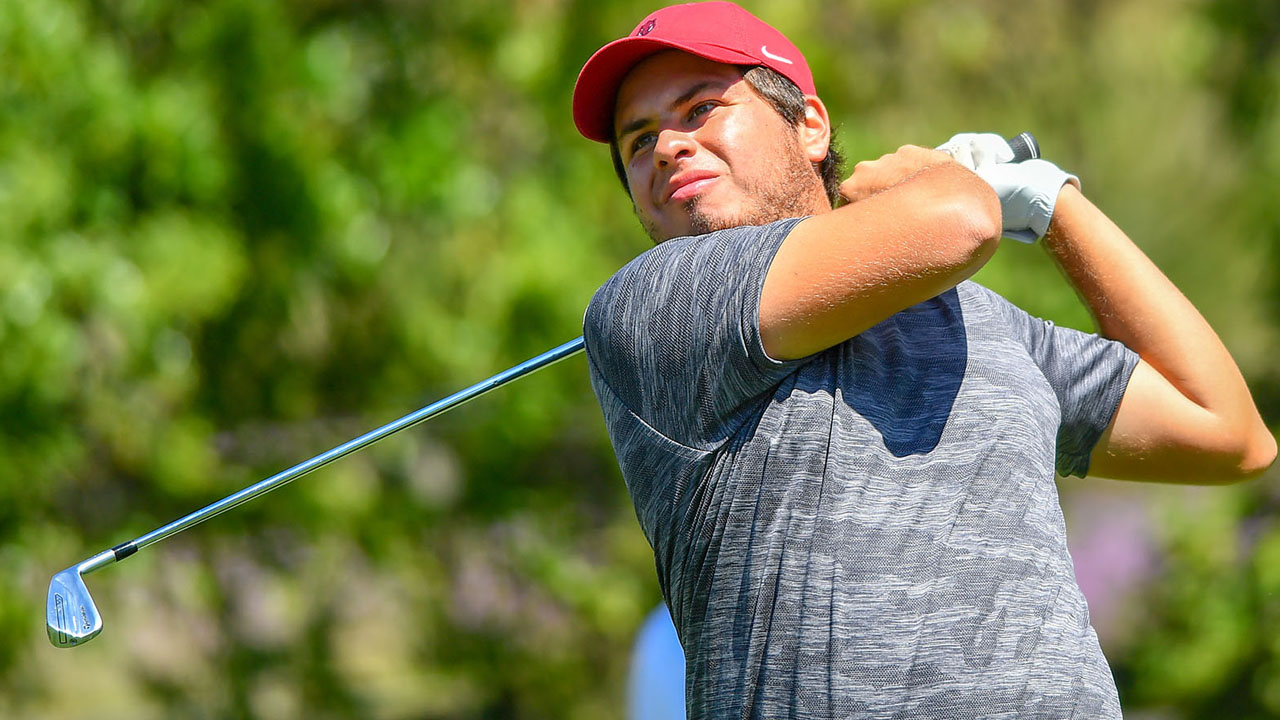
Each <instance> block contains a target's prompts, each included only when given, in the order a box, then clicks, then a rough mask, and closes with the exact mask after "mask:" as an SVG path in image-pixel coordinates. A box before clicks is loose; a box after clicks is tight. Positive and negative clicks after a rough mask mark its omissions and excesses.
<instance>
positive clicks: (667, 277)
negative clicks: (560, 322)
mask: <svg viewBox="0 0 1280 720" xmlns="http://www.w3.org/2000/svg"><path fill="white" fill-rule="evenodd" d="M802 219H803V218H789V219H786V220H779V221H777V222H773V223H769V224H767V225H758V226H757V225H744V226H741V227H735V228H729V229H727V230H719V231H716V232H711V233H707V234H705V235H690V236H687V237H681V238H673V239H671V240H667V241H666V242H663V243H661V244H659V245H656V246H654V247H652V248H650V249H649V250H646V251H645V252H643V253H641V254H640V255H638V256H636V257H635V258H634V259H632V260H631V261H630V262H628V263H627V264H626V265H624V266H623V267H622V268H621V269H619V270H618V272H616V273H614V274H613V276H612V277H610V278H609V279H608V280H607V281H605V283H604V284H603V285H601V286H600V288H599V289H598V290H596V292H595V294H594V296H593V297H592V299H591V303H590V304H589V305H588V306H587V315H586V324H587V326H588V328H590V327H591V325H593V324H597V325H598V324H599V323H601V322H604V321H607V320H608V319H609V318H618V317H619V316H627V315H631V314H634V313H636V312H644V311H645V309H646V308H647V309H649V310H652V309H653V307H654V306H655V305H659V304H664V303H666V302H668V301H669V300H670V299H671V298H673V297H685V296H689V295H692V294H694V293H696V292H703V293H705V292H706V291H707V289H709V288H714V287H721V286H722V285H723V284H724V283H725V282H731V281H732V280H733V279H734V277H735V276H741V277H744V278H746V277H750V276H751V275H752V274H753V271H756V270H758V271H759V272H763V270H765V269H767V268H768V264H769V261H770V260H772V258H773V255H774V253H776V252H777V249H778V246H779V245H781V244H782V241H783V240H785V239H786V237H787V235H788V234H789V233H790V232H791V229H792V228H793V227H795V225H796V224H797V223H799V222H800V221H801V220H802ZM597 329H599V328H597Z"/></svg>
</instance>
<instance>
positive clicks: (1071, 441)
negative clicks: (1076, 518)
mask: <svg viewBox="0 0 1280 720" xmlns="http://www.w3.org/2000/svg"><path fill="white" fill-rule="evenodd" d="M987 292H988V293H989V294H990V296H991V297H992V298H993V299H994V301H995V302H996V303H997V304H998V306H999V307H1000V309H1001V311H1002V312H1003V314H1004V316H1005V318H1006V319H1007V321H1008V323H1009V330H1010V333H1011V334H1012V335H1013V337H1014V338H1015V339H1017V340H1018V341H1020V342H1021V343H1022V345H1023V346H1024V347H1025V348H1026V350H1027V353H1028V354H1029V355H1030V356H1031V359H1032V361H1034V362H1035V364H1036V365H1037V366H1039V368H1040V371H1041V372H1042V373H1043V374H1044V377H1045V379H1046V380H1047V381H1048V382H1049V385H1050V386H1051V387H1052V388H1053V392H1054V394H1055V395H1057V398H1058V404H1059V406H1060V407H1061V411H1062V420H1061V423H1060V425H1059V427H1058V436H1057V460H1056V465H1057V472H1058V474H1059V475H1063V476H1067V475H1076V476H1078V477H1084V476H1085V475H1086V474H1088V472H1089V456H1090V454H1091V453H1092V452H1093V448H1094V446H1095V445H1097V444H1098V439H1099V438H1101V437H1102V433H1103V431H1105V430H1106V428H1107V425H1108V424H1110V423H1111V419H1112V418H1113V417H1114V416H1115V413H1116V409H1117V408H1119V406H1120V399H1121V398H1122V397H1123V396H1124V391H1125V388H1127V387H1128V385H1129V377H1130V376H1131V375H1132V374H1133V369H1134V368H1135V367H1137V365H1138V354H1137V353H1135V352H1133V351H1132V350H1130V349H1129V348H1128V347H1126V346H1125V345H1124V344H1123V343H1120V342H1117V341H1115V340H1108V339H1106V338H1103V337H1100V336H1098V335H1095V334H1090V333H1085V332H1081V331H1079V330H1074V329H1071V328H1064V327H1058V326H1057V325H1055V324H1054V323H1052V322H1050V321H1048V320H1042V319H1040V318H1037V317H1034V316H1032V315H1029V314H1028V313H1026V312H1025V311H1024V310H1022V309H1021V308H1018V307H1017V306H1015V305H1013V304H1012V303H1010V302H1009V301H1008V300H1005V299H1004V298H1002V297H1000V296H999V295H997V294H996V293H994V292H991V291H989V290H988V291H987Z"/></svg>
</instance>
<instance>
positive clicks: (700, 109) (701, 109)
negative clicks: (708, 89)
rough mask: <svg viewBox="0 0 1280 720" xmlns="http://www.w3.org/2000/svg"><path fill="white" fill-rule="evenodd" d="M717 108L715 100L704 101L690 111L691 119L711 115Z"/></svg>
mask: <svg viewBox="0 0 1280 720" xmlns="http://www.w3.org/2000/svg"><path fill="white" fill-rule="evenodd" d="M715 106H716V102H715V101H714V100H704V101H703V102H700V103H698V104H697V105H694V106H693V107H692V108H690V109H689V119H690V120H693V119H694V118H696V117H698V116H699V115H703V114H705V113H709V112H711V110H712V109H713V108H714V107H715Z"/></svg>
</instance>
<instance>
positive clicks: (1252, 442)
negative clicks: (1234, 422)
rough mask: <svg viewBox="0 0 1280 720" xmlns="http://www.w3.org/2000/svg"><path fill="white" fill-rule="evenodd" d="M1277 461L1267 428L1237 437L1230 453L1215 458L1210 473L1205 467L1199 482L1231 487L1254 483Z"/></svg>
mask: <svg viewBox="0 0 1280 720" xmlns="http://www.w3.org/2000/svg"><path fill="white" fill-rule="evenodd" d="M1275 461H1276V439H1275V436H1273V435H1272V434H1271V433H1270V431H1268V430H1266V428H1262V429H1260V430H1255V431H1253V432H1251V433H1245V434H1242V435H1240V436H1238V443H1237V444H1236V446H1235V447H1234V448H1233V449H1232V450H1231V451H1229V452H1227V451H1224V452H1221V453H1219V454H1218V455H1217V462H1214V463H1212V468H1213V469H1212V470H1211V471H1209V470H1208V468H1206V475H1207V477H1204V478H1203V479H1202V481H1201V482H1202V483H1203V484H1207V485H1230V484H1233V483H1240V482H1246V481H1248V480H1253V479H1255V478H1257V477H1259V476H1261V475H1262V474H1263V473H1265V472H1266V471H1267V470H1269V469H1270V468H1271V466H1272V465H1273V464H1275Z"/></svg>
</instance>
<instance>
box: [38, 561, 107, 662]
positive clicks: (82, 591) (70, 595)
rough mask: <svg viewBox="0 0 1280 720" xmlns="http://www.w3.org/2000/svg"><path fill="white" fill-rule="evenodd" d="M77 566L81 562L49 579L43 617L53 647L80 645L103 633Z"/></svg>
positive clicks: (91, 599) (99, 619)
mask: <svg viewBox="0 0 1280 720" xmlns="http://www.w3.org/2000/svg"><path fill="white" fill-rule="evenodd" d="M80 568H81V565H73V566H72V567H69V568H67V569H66V570H63V571H62V572H60V573H58V574H57V575H54V576H53V580H51V581H49V602H48V605H46V606H45V619H46V627H47V629H48V631H49V642H51V643H53V645H54V647H75V646H76V645H82V644H84V643H87V642H89V641H90V640H92V639H93V638H94V637H96V636H97V634H98V633H100V632H102V616H101V615H99V614H98V608H97V607H96V606H95V605H94V604H93V598H92V597H90V596H89V588H88V587H86V586H85V584H84V578H82V577H81V576H80Z"/></svg>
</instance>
